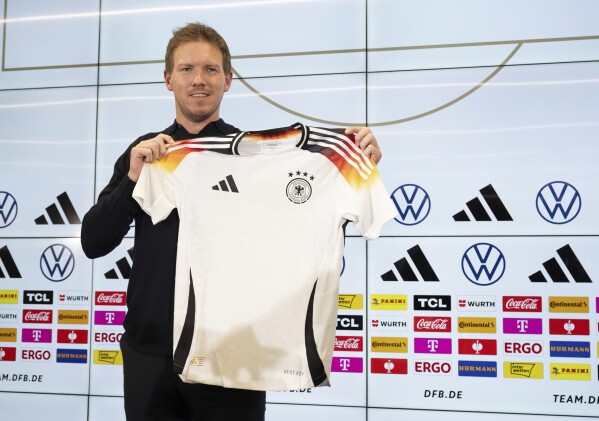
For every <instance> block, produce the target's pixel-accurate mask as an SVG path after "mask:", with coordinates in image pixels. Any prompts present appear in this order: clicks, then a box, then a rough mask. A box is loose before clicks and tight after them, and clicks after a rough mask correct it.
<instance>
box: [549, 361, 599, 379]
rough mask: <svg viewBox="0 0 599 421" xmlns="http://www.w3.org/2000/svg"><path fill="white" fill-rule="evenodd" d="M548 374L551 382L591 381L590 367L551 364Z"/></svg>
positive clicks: (587, 365) (584, 365)
mask: <svg viewBox="0 0 599 421" xmlns="http://www.w3.org/2000/svg"><path fill="white" fill-rule="evenodd" d="M549 373H550V376H549V378H550V379H551V380H591V365H590V364H560V363H551V365H550V366H549Z"/></svg>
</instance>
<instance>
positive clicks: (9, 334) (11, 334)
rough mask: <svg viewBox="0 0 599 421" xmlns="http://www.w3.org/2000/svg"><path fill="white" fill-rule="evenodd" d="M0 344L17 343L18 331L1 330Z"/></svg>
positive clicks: (14, 329) (13, 329)
mask: <svg viewBox="0 0 599 421" xmlns="http://www.w3.org/2000/svg"><path fill="white" fill-rule="evenodd" d="M0 342H17V329H16V328H12V327H8V328H0Z"/></svg>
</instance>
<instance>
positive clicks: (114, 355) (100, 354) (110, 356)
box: [94, 349, 123, 365]
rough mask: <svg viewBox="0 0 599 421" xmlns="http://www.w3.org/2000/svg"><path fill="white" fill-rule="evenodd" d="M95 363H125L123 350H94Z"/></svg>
mask: <svg viewBox="0 0 599 421" xmlns="http://www.w3.org/2000/svg"><path fill="white" fill-rule="evenodd" d="M94 364H106V365H123V354H122V353H121V351H103V350H99V349H95V350H94Z"/></svg>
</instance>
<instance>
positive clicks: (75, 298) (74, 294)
mask: <svg viewBox="0 0 599 421" xmlns="http://www.w3.org/2000/svg"><path fill="white" fill-rule="evenodd" d="M58 303H59V304H63V305H81V304H88V303H89V292H87V291H60V292H59V293H58Z"/></svg>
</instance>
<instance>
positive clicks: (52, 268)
mask: <svg viewBox="0 0 599 421" xmlns="http://www.w3.org/2000/svg"><path fill="white" fill-rule="evenodd" d="M74 268H75V256H73V253H72V252H71V250H69V249H68V248H67V247H66V246H64V245H62V244H52V245H51V246H50V247H48V248H46V250H44V252H43V253H42V257H41V258H40V269H41V270H42V273H43V274H44V276H45V277H46V278H47V279H48V280H50V281H52V282H61V281H64V280H65V279H67V278H68V277H69V276H71V273H73V269H74Z"/></svg>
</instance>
